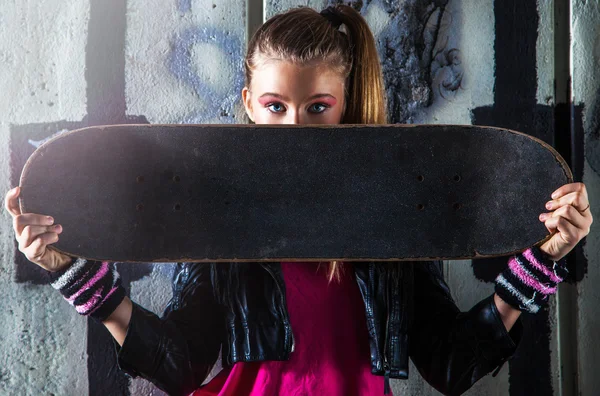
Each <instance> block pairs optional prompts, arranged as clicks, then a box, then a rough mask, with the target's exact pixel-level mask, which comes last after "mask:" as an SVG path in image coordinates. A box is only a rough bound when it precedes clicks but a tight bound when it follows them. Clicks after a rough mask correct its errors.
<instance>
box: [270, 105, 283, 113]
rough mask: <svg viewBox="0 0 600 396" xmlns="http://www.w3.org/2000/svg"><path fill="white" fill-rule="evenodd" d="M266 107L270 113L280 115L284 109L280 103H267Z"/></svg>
mask: <svg viewBox="0 0 600 396" xmlns="http://www.w3.org/2000/svg"><path fill="white" fill-rule="evenodd" d="M266 107H267V109H268V110H269V111H270V112H271V113H282V112H283V111H285V107H284V106H283V105H282V104H281V103H269V104H268V105H267V106H266Z"/></svg>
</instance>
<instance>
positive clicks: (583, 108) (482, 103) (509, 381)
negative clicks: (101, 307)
mask: <svg viewBox="0 0 600 396" xmlns="http://www.w3.org/2000/svg"><path fill="white" fill-rule="evenodd" d="M330 3H331V1H327V0H308V1H306V0H303V1H300V0H264V1H260V0H251V1H250V5H251V7H264V14H265V17H267V18H268V17H269V16H271V15H273V14H274V13H277V12H280V11H282V10H285V9H287V8H289V7H292V6H296V5H300V4H302V5H308V6H311V7H314V8H317V9H321V8H323V7H324V6H326V5H328V4H330ZM572 3H573V6H572V9H571V7H570V6H569V4H568V2H566V1H560V0H548V1H543V0H540V1H537V2H534V1H532V0H528V1H518V0H502V1H493V0H478V1H458V0H447V1H439V0H438V1H433V0H431V1H426V0H393V1H389V0H363V1H355V2H354V3H353V5H354V6H355V8H357V9H358V10H359V11H360V12H361V13H362V14H363V15H364V16H365V18H366V19H367V21H368V22H369V24H370V26H371V28H372V30H373V32H374V33H375V35H376V38H377V39H378V45H379V49H380V54H381V55H382V56H381V60H382V64H383V68H384V72H385V80H386V86H387V93H388V100H389V105H390V109H391V116H392V121H393V122H403V123H455V124H487V125H496V126H503V127H509V128H512V129H517V130H521V131H524V132H527V133H530V134H532V135H535V136H538V137H540V138H542V139H544V140H546V141H548V142H549V143H552V144H554V145H555V146H556V147H557V148H558V149H559V150H561V152H562V153H563V155H564V156H565V157H566V158H568V159H569V160H571V158H572V160H571V161H572V163H571V164H572V167H573V169H574V171H575V174H576V176H577V177H578V178H579V180H583V181H584V182H585V183H586V184H587V186H588V190H589V193H590V201H591V203H592V209H593V210H594V215H595V217H596V218H597V219H598V218H600V213H599V211H600V208H599V206H600V201H599V199H598V197H600V147H599V146H600V116H598V114H600V110H599V109H600V107H599V106H600V83H599V82H600V76H599V75H598V73H597V72H596V70H598V69H599V66H600V40H599V37H600V31H599V30H598V26H600V6H598V3H597V2H590V1H588V2H583V1H573V2H572ZM252 10H256V8H252ZM565 13H566V14H565ZM253 15H255V13H253V12H251V13H247V12H246V2H244V1H242V0H212V1H210V0H143V1H142V0H129V1H126V0H87V1H83V0H82V1H76V2H64V1H58V0H44V1H31V0H5V1H4V2H3V7H0V60H2V63H3V65H5V67H3V68H0V92H2V95H0V191H2V195H4V194H5V192H6V191H7V190H8V189H9V188H10V187H11V186H15V185H17V184H18V180H19V175H20V171H21V168H22V166H23V164H24V163H25V161H26V159H27V157H28V156H29V155H30V154H31V153H32V152H33V151H34V150H35V148H36V147H37V146H38V145H39V144H40V143H42V142H43V141H44V140H45V139H47V138H48V137H50V136H53V135H54V134H56V133H60V132H61V131H65V130H71V129H75V128H80V127H84V126H88V125H97V124H114V123H235V122H238V121H237V120H236V118H235V112H234V108H235V105H236V103H237V101H238V100H239V92H240V90H241V88H242V85H243V75H242V69H241V65H242V63H241V61H242V56H243V54H244V52H245V48H246V42H247V39H248V37H247V34H246V20H247V18H249V19H250V24H251V25H253V24H254V20H253V19H252V18H254V16H253ZM415 32H422V35H419V34H415ZM569 32H572V35H573V41H572V44H571V45H569V42H568V40H566V39H565V37H568V33H569ZM565 33H566V36H565ZM417 44H419V45H417ZM418 48H424V49H423V50H419V49H418ZM384 49H385V51H384ZM565 54H566V55H567V56H566V57H565ZM568 56H571V57H572V62H571V63H572V68H571V67H570V63H569V62H566V63H565V61H564V59H565V58H566V59H568ZM571 74H572V77H573V106H571V105H570V102H569V101H568V98H566V92H567V91H566V90H565V89H564V87H565V84H566V82H567V81H568V77H569V75H571ZM555 87H557V88H555ZM565 98H566V99H565ZM570 120H573V122H572V124H573V127H571V122H570ZM571 130H572V131H573V134H574V135H573V136H574V138H573V141H574V146H573V147H574V148H575V149H574V151H573V152H572V151H571V135H570V131H571ZM3 213H4V214H3V216H4V217H3V219H4V220H3V221H2V223H0V290H2V291H3V292H4V295H3V298H1V299H0V395H4V394H6V395H15V394H19V395H20V394H59V395H80V394H86V393H89V394H94V395H95V394H111V395H112V394H123V395H127V394H135V395H137V394H161V392H159V391H157V390H156V389H155V388H153V387H152V386H151V385H150V384H149V383H147V382H146V381H144V380H140V379H136V380H132V379H130V378H127V377H125V376H124V375H122V374H121V373H119V372H117V371H116V370H115V366H114V365H115V362H114V354H113V352H112V350H111V342H110V338H109V335H108V333H107V332H106V330H105V329H104V328H103V327H102V326H98V325H97V324H95V323H94V322H92V321H89V322H88V321H87V320H85V319H84V318H81V317H79V316H78V315H77V314H76V313H75V312H74V311H73V310H72V309H71V308H70V307H69V306H68V305H67V304H66V302H64V301H63V300H62V298H61V297H60V295H58V293H57V292H55V291H54V290H53V289H51V288H50V287H49V286H47V285H45V284H44V283H45V279H44V278H43V276H42V274H41V272H40V271H39V270H38V269H37V268H36V266H35V265H33V264H31V263H29V262H28V261H27V260H26V259H25V258H24V257H23V256H22V255H21V254H20V253H19V252H18V250H17V249H16V244H15V241H14V237H13V231H12V224H11V223H10V221H9V216H8V214H6V213H5V212H3ZM596 228H597V227H593V229H592V233H591V234H590V236H589V237H588V238H587V241H586V243H585V244H582V246H581V247H580V248H579V249H578V250H577V251H576V252H575V253H574V254H573V256H572V257H571V258H570V266H571V269H572V271H571V273H572V279H571V281H570V283H568V284H565V285H564V286H562V287H561V291H560V292H559V296H558V298H555V299H553V300H552V303H551V304H550V307H549V308H548V310H545V311H544V312H541V313H540V314H538V315H536V316H533V317H525V318H524V320H525V321H526V325H527V332H526V335H525V340H524V343H523V345H522V346H521V348H520V349H519V351H518V353H517V355H516V357H515V359H513V360H512V361H511V362H509V364H507V365H505V366H504V367H503V369H502V370H501V371H500V373H499V374H498V376H497V377H496V378H492V377H491V376H488V377H486V378H484V379H483V380H481V381H480V382H479V383H478V384H476V385H475V387H474V388H473V389H472V390H471V391H469V392H468V394H471V395H507V394H510V395H512V396H514V395H549V394H564V395H575V394H582V395H594V394H595V393H597V392H599V391H600V379H599V378H598V375H594V374H595V373H597V372H598V371H599V370H600V365H599V364H598V363H597V357H598V356H600V344H599V343H598V341H597V338H598V337H597V334H599V333H600V321H599V320H598V318H597V316H598V308H597V306H598V303H599V302H600V293H599V292H598V291H597V290H598V288H597V287H594V286H595V285H597V284H598V281H600V279H599V275H598V271H597V268H598V265H597V264H596V263H598V262H599V259H600V232H598V231H597V230H596ZM65 232H68V230H66V231H65ZM504 263H505V261H503V260H485V261H477V262H471V261H456V262H447V263H446V265H445V271H446V277H447V280H448V282H449V284H450V287H451V289H452V292H453V294H454V296H455V298H456V300H457V302H458V304H459V306H460V307H461V308H462V309H465V310H466V309H469V308H470V307H471V306H472V305H473V304H475V303H476V302H477V301H479V300H480V299H482V298H484V297H486V296H487V295H489V294H490V293H491V292H492V290H493V285H492V283H491V281H492V280H493V278H494V276H495V274H496V273H497V272H498V271H500V270H501V268H502V266H503V265H505V264H504ZM119 271H120V272H121V274H122V276H123V279H124V283H125V285H126V286H127V287H128V288H129V289H130V295H131V297H132V298H133V299H134V300H135V301H137V302H139V303H140V304H142V305H144V306H146V307H148V308H150V309H152V310H154V311H155V312H160V311H161V310H162V309H163V307H164V306H165V304H166V302H167V301H168V299H169V297H170V293H171V292H170V276H171V266H170V265H143V264H140V265H137V266H131V265H129V266H127V265H119ZM393 388H394V391H395V393H396V394H408V395H430V394H437V392H435V391H434V390H432V389H431V388H430V387H429V386H428V385H427V384H426V383H424V382H423V380H421V379H420V377H419V375H418V373H417V371H416V369H415V368H414V367H412V373H411V378H410V380H409V381H394V382H393Z"/></svg>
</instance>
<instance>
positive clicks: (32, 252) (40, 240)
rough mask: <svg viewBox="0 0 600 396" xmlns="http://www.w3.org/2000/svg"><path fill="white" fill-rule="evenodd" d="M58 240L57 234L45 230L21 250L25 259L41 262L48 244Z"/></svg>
mask: <svg viewBox="0 0 600 396" xmlns="http://www.w3.org/2000/svg"><path fill="white" fill-rule="evenodd" d="M57 241H58V234H57V233H55V232H47V233H44V234H41V235H40V236H38V237H37V238H36V239H35V240H34V241H33V242H32V243H31V245H29V247H28V248H27V249H25V251H24V252H23V253H24V254H25V256H26V257H27V259H28V260H29V261H32V262H34V263H35V262H37V263H43V261H44V258H45V256H46V255H47V253H48V249H47V248H46V247H47V246H48V245H50V244H52V243H55V242H57Z"/></svg>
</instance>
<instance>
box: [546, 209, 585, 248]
mask: <svg viewBox="0 0 600 396" xmlns="http://www.w3.org/2000/svg"><path fill="white" fill-rule="evenodd" d="M544 224H545V225H546V228H547V229H548V231H550V233H554V232H556V231H558V234H559V235H560V238H561V239H562V240H563V241H564V242H565V243H566V244H567V245H568V246H572V245H575V244H576V243H577V242H579V241H580V240H581V239H582V238H581V237H580V231H579V229H578V228H577V227H575V226H574V225H573V224H571V223H570V222H569V221H568V220H567V219H565V218H564V217H562V216H556V217H551V218H549V219H548V220H546V222H545V223H544Z"/></svg>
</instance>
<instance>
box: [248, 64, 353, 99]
mask: <svg viewBox="0 0 600 396" xmlns="http://www.w3.org/2000/svg"><path fill="white" fill-rule="evenodd" d="M343 89H344V78H343V77H342V76H341V75H340V74H339V73H337V72H336V71H335V70H334V69H333V68H331V67H328V66H327V65H325V64H318V65H309V66H298V65H296V64H293V63H291V62H284V61H271V62H266V63H264V64H262V65H260V66H258V67H256V68H255V69H254V71H253V73H252V81H251V86H250V90H251V91H252V92H253V93H254V94H255V95H261V92H274V93H278V94H281V95H293V96H302V95H303V94H304V95H306V94H309V93H313V92H315V91H319V93H333V92H335V93H336V94H337V95H339V94H340V92H343Z"/></svg>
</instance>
